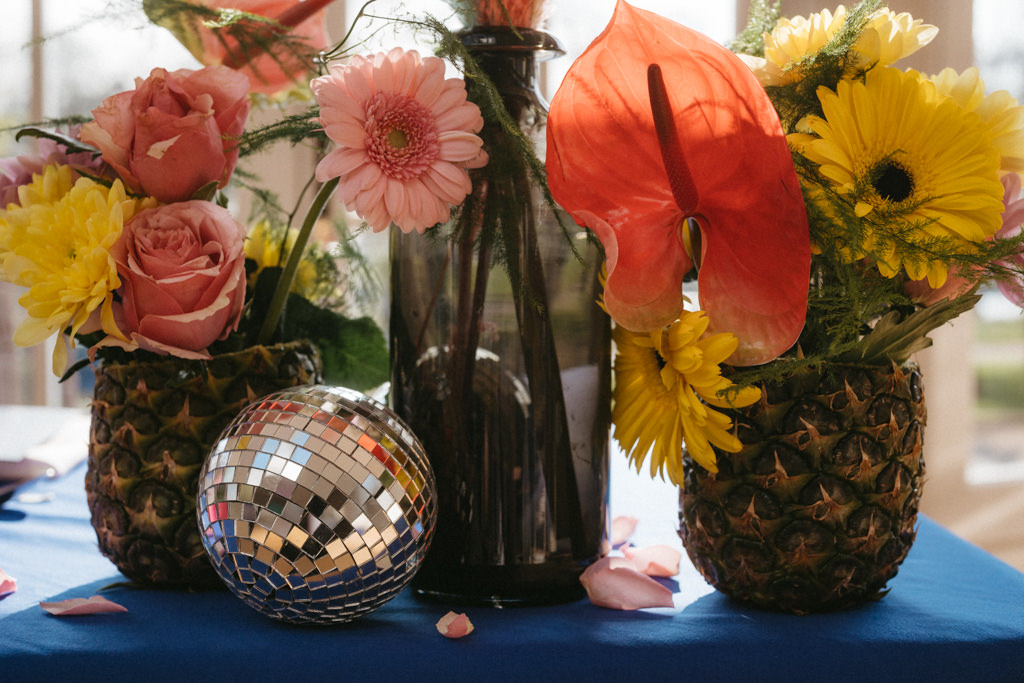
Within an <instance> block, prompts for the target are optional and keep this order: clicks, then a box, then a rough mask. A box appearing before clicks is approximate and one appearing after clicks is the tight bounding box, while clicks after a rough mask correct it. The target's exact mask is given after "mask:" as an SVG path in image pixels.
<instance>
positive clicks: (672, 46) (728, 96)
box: [547, 0, 810, 365]
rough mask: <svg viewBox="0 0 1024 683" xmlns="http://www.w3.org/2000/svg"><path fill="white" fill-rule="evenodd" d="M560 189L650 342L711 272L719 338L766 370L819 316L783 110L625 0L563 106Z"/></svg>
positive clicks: (707, 48) (735, 71)
mask: <svg viewBox="0 0 1024 683" xmlns="http://www.w3.org/2000/svg"><path fill="white" fill-rule="evenodd" d="M547 172H548V182H549V184H550V188H551V191H552V193H553V195H554V198H555V200H556V201H557V202H558V203H559V204H560V205H561V206H562V207H564V208H565V209H566V210H567V211H568V212H569V213H570V214H571V215H572V217H573V218H574V219H575V220H576V221H577V222H578V223H580V224H581V225H585V226H587V227H588V228H590V229H591V230H593V231H594V232H595V233H596V234H597V236H598V238H599V239H600V240H601V242H602V244H603V245H604V247H605V253H606V256H607V261H608V263H607V268H608V279H607V283H606V285H605V292H604V303H605V306H606V308H607V310H608V312H609V314H610V315H611V316H612V318H613V319H615V321H616V322H617V323H618V324H620V325H622V326H623V327H625V328H627V329H630V330H633V331H636V332H642V331H646V330H652V329H655V328H657V327H660V326H662V325H665V324H668V323H670V322H672V321H673V320H674V319H675V318H676V317H677V316H678V315H679V313H680V312H681V311H682V310H683V303H684V297H683V289H682V281H683V277H684V276H685V275H686V274H687V273H688V272H689V271H690V270H691V269H692V268H694V267H697V277H698V291H699V298H700V307H701V308H703V309H704V310H705V311H706V312H707V315H708V318H709V320H710V325H709V330H708V332H709V333H714V332H731V333H732V334H735V335H736V336H737V337H738V338H739V347H738V349H737V350H736V353H735V354H734V355H733V356H732V357H731V358H730V359H729V361H728V362H729V363H731V364H736V365H755V364H758V363H764V362H767V361H769V360H772V359H774V358H776V357H777V356H778V355H780V354H781V353H783V352H784V351H786V350H787V349H788V348H790V347H791V346H792V345H793V343H794V342H795V341H796V339H797V337H798V336H799V334H800V330H801V329H802V328H803V324H804V317H805V314H806V310H807V287H808V277H809V272H810V243H809V236H808V228H807V214H806V211H805V208H804V203H803V198H802V196H801V193H800V185H799V181H798V180H797V176H796V171H795V169H794V166H793V161H792V157H791V156H790V152H789V148H788V147H787V145H786V138H785V136H784V135H783V131H782V127H781V125H780V123H779V120H778V117H777V115H776V113H775V109H774V108H773V106H772V103H771V101H770V100H769V99H768V96H767V95H766V94H765V92H764V90H763V89H762V87H761V85H760V84H759V83H758V82H757V80H756V79H755V78H754V76H753V74H752V73H751V72H750V70H749V69H748V67H747V66H746V65H744V64H743V62H741V61H740V60H739V59H738V58H737V57H736V56H735V55H733V54H732V53H731V52H729V51H728V50H727V49H725V48H724V47H722V46H720V45H717V44H716V43H714V42H713V41H712V40H710V39H709V38H707V37H706V36H704V35H702V34H700V33H697V32H696V31H693V30H690V29H688V28H686V27H684V26H681V25H679V24H677V23H675V22H673V21H670V20H668V19H665V18H663V17H660V16H658V15H656V14H654V13H652V12H647V11H644V10H640V9H637V8H635V7H632V6H631V5H629V4H628V3H626V2H623V1H622V0H619V2H618V3H617V5H616V8H615V13H614V15H613V16H612V20H611V22H610V23H609V25H608V26H607V28H605V30H604V32H602V33H601V35H600V36H598V37H597V39H596V40H595V41H594V42H593V43H592V44H591V45H590V47H589V48H587V50H586V52H584V53H583V55H581V56H580V57H579V59H577V60H576V62H575V63H574V64H573V65H572V68H571V69H570V70H569V73H568V74H567V75H566V77H565V80H564V81H563V82H562V84H561V86H560V88H559V89H558V92H557V93H556V94H555V96H554V98H553V99H552V102H551V107H550V113H549V118H548V148H547Z"/></svg>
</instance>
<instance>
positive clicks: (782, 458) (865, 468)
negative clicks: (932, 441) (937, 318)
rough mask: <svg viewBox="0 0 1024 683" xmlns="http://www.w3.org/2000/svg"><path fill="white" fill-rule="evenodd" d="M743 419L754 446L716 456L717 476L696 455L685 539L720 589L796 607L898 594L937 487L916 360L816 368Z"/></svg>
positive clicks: (769, 392) (739, 419)
mask: <svg viewBox="0 0 1024 683" xmlns="http://www.w3.org/2000/svg"><path fill="white" fill-rule="evenodd" d="M731 414H732V417H733V419H734V420H735V421H736V424H737V427H738V435H739V438H740V440H741V442H742V443H743V448H742V450H741V451H740V452H739V453H724V452H721V451H717V453H716V454H717V456H718V466H719V471H718V473H717V474H713V473H710V472H708V471H707V470H705V469H704V468H702V467H701V466H700V465H699V464H697V463H696V462H695V461H694V460H692V459H691V458H689V456H688V455H686V454H685V452H684V458H683V466H684V472H685V487H684V488H683V489H682V490H681V491H680V515H679V516H680V528H679V535H680V537H681V538H682V540H683V545H684V546H685V548H686V551H687V554H688V555H689V557H690V560H691V561H692V562H693V564H694V566H695V567H696V568H697V569H698V570H699V571H700V572H701V574H702V575H703V576H704V578H705V579H706V580H707V581H708V583H710V584H711V585H712V586H714V587H715V588H717V589H718V590H719V591H721V592H723V593H725V594H726V595H729V596H731V597H733V598H735V599H737V600H739V601H740V602H743V603H746V604H749V605H753V606H755V607H760V608H764V609H771V610H777V611H783V612H791V613H795V614H805V613H810V612H824V611H831V610H837V609H844V608H848V607H851V606H854V605H857V604H860V603H862V602H865V601H868V600H873V599H878V598H881V597H882V596H883V595H885V593H886V592H887V589H886V587H885V586H886V583H887V582H888V581H889V580H890V579H891V578H892V577H894V576H895V575H896V573H897V571H898V568H899V565H900V564H901V563H902V562H903V560H904V559H905V558H906V556H907V552H908V551H909V550H910V547H911V544H912V543H913V541H914V537H915V535H916V521H917V513H918V505H919V502H920V497H921V488H922V484H923V481H924V459H923V431H924V425H925V422H926V418H927V411H926V408H925V403H924V387H923V382H922V379H921V373H920V371H919V369H918V368H917V366H916V365H915V364H912V363H910V364H906V365H904V366H903V367H897V366H896V365H895V364H893V365H890V366H867V365H864V366H858V365H838V364H836V365H831V366H829V367H827V368H825V369H824V370H823V371H821V372H818V371H813V370H812V371H804V372H801V373H799V374H798V375H796V376H794V377H792V378H791V379H790V381H787V382H785V383H783V384H776V385H768V386H763V387H762V398H761V401H760V402H758V403H755V404H753V405H752V406H750V407H748V408H746V409H743V410H739V411H731Z"/></svg>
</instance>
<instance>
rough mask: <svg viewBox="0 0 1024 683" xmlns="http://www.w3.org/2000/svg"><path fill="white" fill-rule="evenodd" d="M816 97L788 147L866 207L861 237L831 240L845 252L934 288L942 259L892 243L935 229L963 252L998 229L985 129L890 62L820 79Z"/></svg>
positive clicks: (992, 155) (996, 186)
mask: <svg viewBox="0 0 1024 683" xmlns="http://www.w3.org/2000/svg"><path fill="white" fill-rule="evenodd" d="M818 99H819V100H820V101H821V105H822V111H823V113H824V118H820V117H817V116H811V117H807V119H806V120H805V121H804V122H802V124H801V129H807V130H810V131H812V132H813V133H814V134H813V135H809V134H804V133H794V134H792V135H790V136H789V141H790V146H791V147H793V148H794V149H795V150H796V151H798V152H800V153H802V154H804V155H805V156H806V157H807V158H808V159H810V160H811V161H813V162H815V163H817V164H820V170H821V173H822V175H823V176H824V177H825V178H827V179H828V180H829V181H830V182H831V183H832V184H833V185H834V186H835V189H836V190H837V191H838V192H839V193H840V194H842V195H844V196H845V197H846V198H847V200H848V201H849V202H850V204H851V206H855V210H856V214H857V215H858V216H861V217H864V216H867V215H868V214H872V219H871V221H869V222H867V223H866V224H865V227H866V228H867V229H868V233H867V234H866V236H865V239H864V241H863V243H861V244H851V245H837V246H838V247H839V248H840V249H843V248H848V249H849V250H850V251H849V254H850V258H851V259H859V258H861V257H863V256H868V255H870V256H872V257H874V258H875V260H876V261H877V262H878V267H879V270H880V271H881V272H882V274H883V275H885V276H886V277H893V276H894V275H895V274H896V273H898V272H899V270H900V268H901V267H902V268H904V269H906V271H907V273H908V274H909V275H910V277H911V279H914V280H920V279H922V278H924V277H928V281H929V283H930V284H931V286H932V287H940V286H941V285H942V284H943V283H944V282H945V280H946V270H947V263H946V262H945V261H944V260H941V259H934V260H930V259H927V258H925V257H919V258H918V257H915V258H913V259H911V260H906V261H905V260H904V259H903V258H902V257H901V256H900V252H899V251H897V250H896V249H895V247H896V244H897V241H900V240H902V241H903V242H905V243H909V244H918V245H920V244H922V243H923V242H924V241H925V240H928V239H931V238H943V239H946V240H952V242H953V243H954V244H960V245H962V246H963V248H964V250H965V251H966V250H968V249H969V248H970V247H969V245H970V244H973V243H976V242H981V241H983V240H984V239H985V238H986V237H988V236H990V235H992V234H994V233H995V232H996V230H998V229H999V227H1000V216H1001V214H1002V210H1003V203H1002V193H1003V188H1002V183H1000V181H999V173H998V172H999V163H1000V155H999V151H998V149H996V147H995V146H994V145H993V144H992V139H991V136H990V134H989V130H988V128H987V127H986V126H985V124H984V123H983V122H982V120H981V119H980V118H979V117H978V116H977V115H976V114H974V113H971V112H969V111H965V110H964V109H963V108H961V107H960V106H959V105H957V103H956V102H955V101H953V100H952V99H951V98H949V97H945V96H943V95H941V94H940V93H939V92H938V90H937V89H936V87H935V85H934V84H933V83H931V82H930V81H928V80H925V79H923V78H921V77H920V75H919V74H917V73H916V72H903V71H899V70H897V69H893V68H876V69H872V70H871V71H870V72H868V74H867V76H866V77H865V79H864V81H863V82H861V81H842V82H840V83H839V85H838V87H837V90H836V91H835V92H833V91H831V90H829V89H827V88H820V89H819V90H818ZM809 196H811V197H813V196H814V193H813V192H811V193H809ZM870 225H874V226H884V227H885V232H884V233H883V232H881V231H880V230H879V229H878V227H876V228H874V229H871V228H870Z"/></svg>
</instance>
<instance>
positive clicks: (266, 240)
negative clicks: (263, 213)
mask: <svg viewBox="0 0 1024 683" xmlns="http://www.w3.org/2000/svg"><path fill="white" fill-rule="evenodd" d="M298 234H299V231H298V230H295V229H291V230H288V235H287V238H285V231H284V228H283V227H282V228H274V227H272V226H271V225H270V223H268V222H267V221H259V222H258V223H256V224H255V225H254V226H253V227H252V229H251V230H250V231H249V234H248V235H246V238H245V255H246V257H247V258H249V259H252V260H253V261H255V262H256V266H257V267H256V270H255V271H253V272H252V273H251V274H250V275H249V281H248V283H247V284H248V286H249V288H250V289H252V288H255V287H256V280H257V279H258V278H259V274H260V272H261V271H262V270H263V269H264V268H272V267H274V266H280V265H284V264H283V263H282V262H281V247H282V244H281V243H282V241H285V244H284V247H285V250H286V251H285V255H286V257H287V253H288V251H290V250H291V248H292V247H293V246H294V245H295V240H296V238H297V237H298ZM329 258H330V257H329V256H328V255H327V254H326V253H325V252H324V250H323V249H322V248H321V247H319V245H316V244H313V243H310V244H308V245H307V246H306V251H305V253H304V254H303V256H302V260H301V261H299V267H298V269H297V270H296V271H295V281H294V282H293V283H292V289H291V291H292V293H293V294H298V295H299V296H301V297H303V298H306V299H309V300H311V301H316V300H318V299H320V298H323V297H324V296H326V295H329V294H330V289H331V285H332V284H333V281H334V278H333V274H331V277H324V275H323V274H322V273H321V268H320V266H319V265H318V264H320V263H321V261H324V260H325V259H329Z"/></svg>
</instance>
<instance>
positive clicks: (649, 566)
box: [622, 545, 683, 578]
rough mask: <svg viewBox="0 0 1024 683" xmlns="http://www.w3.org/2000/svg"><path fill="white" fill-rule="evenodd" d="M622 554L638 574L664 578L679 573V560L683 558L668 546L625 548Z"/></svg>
mask: <svg viewBox="0 0 1024 683" xmlns="http://www.w3.org/2000/svg"><path fill="white" fill-rule="evenodd" d="M622 552H623V554H624V555H625V556H626V559H627V560H630V561H632V562H633V564H634V566H636V569H637V571H639V572H640V573H642V574H646V575H647V576H663V577H666V578H667V577H669V576H675V575H676V574H678V573H679V560H680V559H682V557H683V554H682V553H681V552H679V551H678V550H676V549H675V548H673V547H672V546H668V545H649V546H646V547H643V548H634V547H632V546H626V547H624V548H623V549H622Z"/></svg>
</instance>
